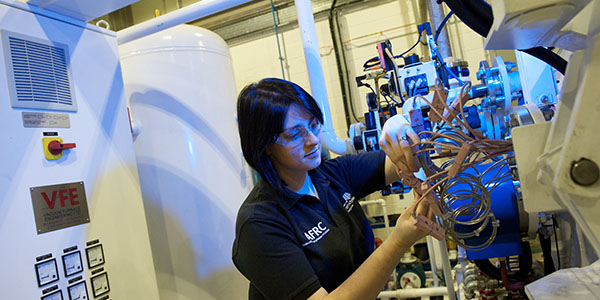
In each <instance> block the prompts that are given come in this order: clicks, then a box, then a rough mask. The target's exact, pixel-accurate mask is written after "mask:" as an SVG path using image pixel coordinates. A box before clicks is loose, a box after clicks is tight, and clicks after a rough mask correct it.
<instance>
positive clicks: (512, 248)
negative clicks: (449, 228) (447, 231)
mask: <svg viewBox="0 0 600 300" xmlns="http://www.w3.org/2000/svg"><path fill="white" fill-rule="evenodd" d="M489 166H490V164H484V165H480V166H478V167H477V169H478V170H479V172H483V171H485V170H486V169H487V168H488V167H489ZM464 172H466V173H470V174H473V175H476V174H475V170H474V169H473V168H469V169H467V170H465V171H464ZM504 172H509V170H508V167H506V166H504V167H502V168H501V169H500V171H499V172H496V171H493V172H488V173H487V174H485V175H484V178H483V180H482V182H483V183H484V184H485V183H488V182H490V181H492V180H493V179H494V178H493V177H494V176H495V175H496V174H501V173H504ZM459 189H469V187H468V186H467V184H459V185H457V186H455V187H452V189H451V190H450V191H453V190H459ZM490 198H491V210H492V212H493V213H494V216H495V217H496V219H497V220H499V221H500V223H499V225H500V226H499V227H498V231H497V233H496V238H495V239H494V241H493V243H492V244H491V245H489V246H488V247H487V248H485V249H482V250H479V251H471V250H467V258H468V259H469V260H475V259H487V258H494V257H506V256H513V255H519V254H521V253H522V252H523V250H522V248H521V233H520V229H519V228H520V226H519V210H518V207H517V198H516V196H515V189H514V187H513V184H512V181H506V182H503V183H501V184H500V185H499V186H497V187H495V188H494V189H493V190H492V192H491V193H490ZM458 220H460V217H459V218H458ZM473 229H474V228H473V227H472V226H464V225H456V226H455V230H456V231H457V232H465V233H466V232H470V231H473ZM492 232H493V227H492V224H491V222H489V223H488V224H487V227H486V228H485V229H484V230H483V232H481V233H480V235H479V236H478V237H472V238H468V239H466V240H465V243H466V244H467V245H472V246H477V245H481V244H483V243H484V242H485V241H486V240H487V239H488V238H489V237H490V236H491V234H492Z"/></svg>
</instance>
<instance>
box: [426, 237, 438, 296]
mask: <svg viewBox="0 0 600 300" xmlns="http://www.w3.org/2000/svg"><path fill="white" fill-rule="evenodd" d="M425 239H426V240H427V252H429V265H430V266H431V274H432V277H433V286H436V287H437V286H440V282H439V280H438V275H437V265H436V259H437V257H436V255H435V250H434V249H433V238H432V237H431V236H430V235H428V236H427V237H425Z"/></svg>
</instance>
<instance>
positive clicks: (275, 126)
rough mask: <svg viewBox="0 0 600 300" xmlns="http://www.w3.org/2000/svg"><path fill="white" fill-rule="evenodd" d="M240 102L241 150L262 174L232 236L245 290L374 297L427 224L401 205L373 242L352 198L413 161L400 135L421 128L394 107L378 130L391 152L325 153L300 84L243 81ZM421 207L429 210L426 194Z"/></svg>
mask: <svg viewBox="0 0 600 300" xmlns="http://www.w3.org/2000/svg"><path fill="white" fill-rule="evenodd" d="M237 110H238V111H237V112H238V126H239V133H240V138H241V145H242V151H243V152H244V157H245V158H246V161H247V162H248V163H249V164H250V166H252V167H253V168H254V169H255V170H256V171H257V172H258V173H259V174H260V175H261V180H260V181H259V183H258V184H257V185H256V186H255V187H254V189H253V190H252V192H251V193H250V194H249V195H248V197H247V198H246V200H245V201H244V203H243V204H242V206H241V207H240V210H239V212H238V217H237V222H236V239H235V242H234V245H233V261H234V263H235V265H236V267H237V268H238V269H239V270H240V272H241V273H242V274H243V275H244V276H245V277H246V278H248V280H250V289H249V299H251V300H254V299H278V300H279V299H309V300H316V299H361V300H362V299H375V298H376V296H377V294H378V293H379V292H380V291H381V290H382V288H383V287H384V285H385V283H386V282H387V280H388V278H389V276H390V274H391V273H392V271H393V269H394V268H395V266H396V265H397V263H398V262H399V260H400V257H401V256H402V254H403V253H404V252H406V251H407V250H408V249H409V247H410V246H411V245H412V244H413V243H415V242H416V241H417V240H419V239H421V238H422V237H424V236H425V235H426V234H425V233H423V232H422V231H419V230H418V229H417V228H416V227H415V226H414V225H413V222H412V219H411V218H410V215H409V214H402V216H401V217H400V218H399V219H398V221H397V224H396V228H395V229H394V231H393V232H392V233H391V235H390V236H389V237H388V238H387V240H386V241H385V242H384V243H383V244H382V245H381V246H380V247H378V248H377V250H375V251H373V250H374V249H373V248H374V246H373V244H374V238H373V233H372V230H371V227H370V225H369V223H368V221H367V219H366V218H365V215H364V213H363V211H362V209H361V207H360V205H359V203H358V200H357V199H360V198H362V197H364V196H366V195H368V194H370V193H372V192H375V191H377V190H379V189H382V188H383V187H384V186H385V185H386V184H389V183H392V182H394V181H396V180H398V179H399V176H398V172H397V170H398V168H400V169H401V170H402V171H404V172H414V171H417V170H418V167H417V166H416V164H415V160H414V158H413V154H412V152H411V151H410V147H409V143H408V141H407V140H406V136H407V135H408V136H409V137H410V139H411V140H412V141H413V142H417V141H418V136H417V135H416V134H415V133H414V132H413V131H412V129H410V126H407V122H406V120H405V119H404V118H403V117H402V116H399V115H398V117H394V118H391V119H390V120H388V121H387V122H386V124H385V126H384V128H383V130H382V139H381V140H380V144H381V146H382V148H383V149H385V151H386V153H387V155H386V153H384V152H383V151H378V152H369V153H363V154H359V155H346V156H342V157H339V158H336V159H332V160H328V161H325V162H321V142H320V139H319V133H320V130H321V125H322V123H323V115H322V113H321V111H320V109H319V107H318V105H317V103H316V102H315V100H314V99H313V98H312V97H311V96H310V95H309V94H308V93H307V92H306V91H304V90H303V89H302V88H301V87H299V86H298V85H296V84H294V83H291V82H288V81H284V80H280V79H263V80H261V81H260V82H258V83H255V84H251V85H248V86H247V87H246V88H244V90H243V91H242V92H241V93H240V95H239V97H238V106H237ZM413 205H415V204H414V203H413ZM409 209H412V207H411V208H409ZM417 212H418V213H420V214H423V215H429V216H430V215H431V214H430V212H429V209H428V208H427V207H426V206H425V204H420V205H419V207H417Z"/></svg>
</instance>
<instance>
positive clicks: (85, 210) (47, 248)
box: [0, 1, 159, 300]
mask: <svg viewBox="0 0 600 300" xmlns="http://www.w3.org/2000/svg"><path fill="white" fill-rule="evenodd" d="M102 4H103V5H98V6H96V7H94V6H93V5H89V6H86V7H85V8H82V10H81V11H79V12H80V13H79V14H78V13H77V12H78V10H77V9H76V8H73V7H69V11H70V14H69V15H70V16H67V15H65V14H60V13H56V12H53V11H52V10H51V9H52V7H59V6H61V5H65V3H64V1H63V2H61V1H56V2H54V4H52V5H50V6H49V7H48V9H40V8H37V7H35V6H33V5H31V4H26V3H23V2H20V1H0V36H1V40H2V41H1V42H2V47H1V50H0V53H1V56H2V59H0V70H1V71H0V78H1V80H0V82H1V83H0V93H1V94H2V97H1V98H2V104H1V105H0V116H1V118H0V128H2V130H3V132H4V133H3V134H4V138H5V140H6V141H7V143H6V145H5V146H4V147H2V149H1V150H0V157H2V164H1V167H0V224H1V225H2V226H0V239H1V240H2V242H1V244H2V246H0V269H1V270H2V271H1V272H0V282H1V283H0V290H1V291H0V298H1V299H43V300H46V299H53V300H61V299H63V300H74V299H80V300H84V299H134V298H138V299H153V300H157V299H159V293H158V287H157V281H156V277H155V271H154V265H153V263H152V253H151V250H150V240H149V237H148V228H147V226H146V216H145V214H144V205H143V202H142V195H141V193H140V186H139V181H138V173H137V168H136V159H135V154H134V151H133V141H132V138H131V132H130V125H129V117H128V112H127V106H126V100H125V94H124V90H123V79H122V77H121V67H120V63H119V57H118V54H117V41H116V35H115V33H114V32H111V31H108V30H105V29H103V28H100V27H97V26H93V25H90V24H87V23H86V22H85V21H84V20H85V19H86V18H87V17H89V15H87V14H88V13H91V14H104V13H106V12H107V11H106V10H105V9H107V7H106V6H104V5H107V6H108V7H112V9H113V10H114V9H116V8H118V7H121V6H123V5H126V4H127V3H125V2H123V1H120V2H115V1H112V2H111V1H107V2H106V3H102ZM119 5H121V6H119ZM67 6H68V5H67ZM100 6H102V7H100ZM56 10H57V11H58V9H56ZM94 10H95V11H94ZM92 11H93V12H92ZM108 11H110V10H108ZM76 17H77V18H76Z"/></svg>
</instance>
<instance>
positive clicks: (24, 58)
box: [2, 31, 77, 111]
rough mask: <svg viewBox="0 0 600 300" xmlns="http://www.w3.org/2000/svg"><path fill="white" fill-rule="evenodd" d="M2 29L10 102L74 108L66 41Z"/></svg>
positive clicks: (63, 108) (35, 105) (47, 107)
mask: <svg viewBox="0 0 600 300" xmlns="http://www.w3.org/2000/svg"><path fill="white" fill-rule="evenodd" d="M2 33H3V35H4V37H3V41H4V44H5V47H4V49H5V55H8V56H7V60H6V61H7V67H8V68H7V69H8V71H9V74H8V75H9V81H10V84H11V87H10V90H11V102H12V106H13V107H22V108H41V109H50V110H67V111H76V110H77V108H76V105H75V103H74V97H73V92H72V88H71V87H72V84H71V82H70V76H69V68H68V63H67V61H68V60H67V53H68V52H67V47H66V45H62V44H56V43H55V44H51V43H49V42H48V41H46V43H44V42H43V41H42V42H38V41H34V40H33V39H32V38H26V37H23V36H16V34H15V33H9V32H6V31H3V32H2ZM6 46H8V47H6ZM7 50H8V51H7Z"/></svg>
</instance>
